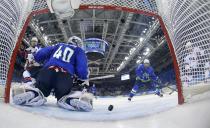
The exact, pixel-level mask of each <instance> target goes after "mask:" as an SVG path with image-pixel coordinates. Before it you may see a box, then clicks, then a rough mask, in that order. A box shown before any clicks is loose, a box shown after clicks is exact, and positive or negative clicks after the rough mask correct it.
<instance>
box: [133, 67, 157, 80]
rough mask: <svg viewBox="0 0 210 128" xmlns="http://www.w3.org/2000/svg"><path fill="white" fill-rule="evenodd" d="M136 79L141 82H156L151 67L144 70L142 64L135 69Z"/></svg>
mask: <svg viewBox="0 0 210 128" xmlns="http://www.w3.org/2000/svg"><path fill="white" fill-rule="evenodd" d="M136 76H137V79H139V80H141V81H142V82H156V81H157V79H158V77H157V76H156V75H155V73H154V70H153V68H152V67H148V68H145V67H144V65H143V64H140V65H139V66H138V67H137V68H136Z"/></svg>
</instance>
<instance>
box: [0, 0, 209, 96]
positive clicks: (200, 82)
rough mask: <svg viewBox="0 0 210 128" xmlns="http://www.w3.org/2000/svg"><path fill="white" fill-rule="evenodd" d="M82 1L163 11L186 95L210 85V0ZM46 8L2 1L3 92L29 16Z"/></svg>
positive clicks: (23, 0)
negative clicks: (19, 39) (19, 38)
mask: <svg viewBox="0 0 210 128" xmlns="http://www.w3.org/2000/svg"><path fill="white" fill-rule="evenodd" d="M81 1H82V4H81V7H84V6H88V8H89V9H91V8H95V9H106V8H107V9H118V10H124V11H132V12H139V11H138V10H140V11H142V12H144V13H145V14H149V15H152V14H154V15H160V16H161V17H162V19H163V21H164V25H165V26H166V29H167V31H168V33H169V36H170V39H171V42H172V44H173V48H174V51H175V54H176V58H177V61H178V65H179V71H180V78H181V82H182V85H183V94H184V97H190V96H191V95H194V94H198V93H202V92H203V91H206V90H208V89H209V88H210V85H209V84H210V68H209V67H210V64H209V63H210V1H209V0H81ZM104 6H106V7H104ZM113 7H114V8H113ZM46 8H47V3H46V1H45V0H1V1H0V16H1V17H0V18H1V20H0V37H1V38H0V87H1V89H2V91H0V92H4V88H5V85H6V80H7V79H8V70H9V67H11V66H10V60H11V59H14V58H11V56H12V53H13V51H14V49H15V46H16V43H17V41H18V37H19V35H20V32H21V30H22V28H23V25H24V23H25V21H26V19H27V17H28V16H29V15H30V13H31V12H32V11H36V10H42V9H46ZM144 13H142V14H144ZM3 95H4V94H3V93H2V94H1V96H3Z"/></svg>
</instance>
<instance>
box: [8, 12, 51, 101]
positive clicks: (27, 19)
mask: <svg viewBox="0 0 210 128" xmlns="http://www.w3.org/2000/svg"><path fill="white" fill-rule="evenodd" d="M48 12H49V9H42V10H37V11H32V12H31V13H30V14H29V15H28V17H27V18H26V21H25V23H24V25H23V28H22V30H21V32H20V35H19V36H18V39H17V42H16V44H15V48H14V50H13V52H12V56H11V59H10V65H9V70H8V73H7V80H6V87H5V94H4V102H5V103H9V101H10V88H11V83H12V75H13V72H14V67H15V62H16V57H17V53H18V49H19V48H20V45H21V43H22V39H23V37H24V35H25V32H26V29H27V27H28V25H29V23H30V21H31V19H32V17H33V15H36V14H43V13H48Z"/></svg>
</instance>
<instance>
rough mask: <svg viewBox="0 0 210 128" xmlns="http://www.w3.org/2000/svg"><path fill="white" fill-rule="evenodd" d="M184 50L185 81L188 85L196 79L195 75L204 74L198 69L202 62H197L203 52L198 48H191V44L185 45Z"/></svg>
mask: <svg viewBox="0 0 210 128" xmlns="http://www.w3.org/2000/svg"><path fill="white" fill-rule="evenodd" d="M185 49H186V54H187V56H186V57H185V58H184V65H185V66H184V68H185V81H186V82H187V83H188V82H190V81H192V80H193V78H194V77H198V75H197V74H204V71H203V70H201V68H200V66H201V64H202V63H203V62H200V61H199V60H200V59H199V57H202V56H204V51H203V50H201V49H200V48H199V47H193V46H192V43H191V42H187V43H186V45H185ZM204 65H205V64H204Z"/></svg>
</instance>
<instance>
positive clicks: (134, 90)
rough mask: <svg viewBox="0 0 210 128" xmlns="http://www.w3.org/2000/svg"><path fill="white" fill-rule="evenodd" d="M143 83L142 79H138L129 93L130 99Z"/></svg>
mask: <svg viewBox="0 0 210 128" xmlns="http://www.w3.org/2000/svg"><path fill="white" fill-rule="evenodd" d="M142 85H143V83H142V82H141V81H136V83H135V85H134V86H133V88H132V90H131V92H130V93H129V97H128V100H129V101H131V99H132V98H133V96H134V95H135V94H136V92H137V91H138V90H139V87H140V86H142Z"/></svg>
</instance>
